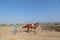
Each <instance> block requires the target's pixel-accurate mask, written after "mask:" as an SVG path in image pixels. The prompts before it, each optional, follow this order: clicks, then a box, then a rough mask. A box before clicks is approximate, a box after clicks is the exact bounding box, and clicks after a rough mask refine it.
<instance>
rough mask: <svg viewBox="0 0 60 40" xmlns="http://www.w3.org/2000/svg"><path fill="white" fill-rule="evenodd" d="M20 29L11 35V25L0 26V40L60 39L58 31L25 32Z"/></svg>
mask: <svg viewBox="0 0 60 40" xmlns="http://www.w3.org/2000/svg"><path fill="white" fill-rule="evenodd" d="M20 29H21V28H20ZM21 31H22V29H21V30H20V31H18V32H17V33H16V35H13V26H11V27H9V26H7V27H0V40H60V32H55V31H53V32H51V31H42V30H39V31H37V32H36V33H33V32H30V33H27V32H24V31H22V32H21Z"/></svg>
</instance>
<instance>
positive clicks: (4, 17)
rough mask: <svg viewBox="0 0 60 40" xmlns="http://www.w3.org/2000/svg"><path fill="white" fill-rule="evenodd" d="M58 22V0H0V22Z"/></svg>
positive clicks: (59, 19)
mask: <svg viewBox="0 0 60 40" xmlns="http://www.w3.org/2000/svg"><path fill="white" fill-rule="evenodd" d="M16 21H17V22H20V23H32V22H60V0H0V23H8V24H9V23H15V22H16Z"/></svg>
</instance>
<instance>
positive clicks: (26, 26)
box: [22, 23, 39, 32]
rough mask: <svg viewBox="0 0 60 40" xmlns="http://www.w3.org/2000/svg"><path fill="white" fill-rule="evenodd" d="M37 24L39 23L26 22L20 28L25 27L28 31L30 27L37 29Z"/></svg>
mask: <svg viewBox="0 0 60 40" xmlns="http://www.w3.org/2000/svg"><path fill="white" fill-rule="evenodd" d="M38 26H39V23H35V24H27V25H25V26H23V27H22V29H23V28H27V29H28V32H29V31H30V28H32V29H35V31H36V29H37V27H38Z"/></svg>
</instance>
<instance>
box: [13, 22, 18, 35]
mask: <svg viewBox="0 0 60 40" xmlns="http://www.w3.org/2000/svg"><path fill="white" fill-rule="evenodd" d="M17 27H18V23H16V24H14V34H16V32H17Z"/></svg>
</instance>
